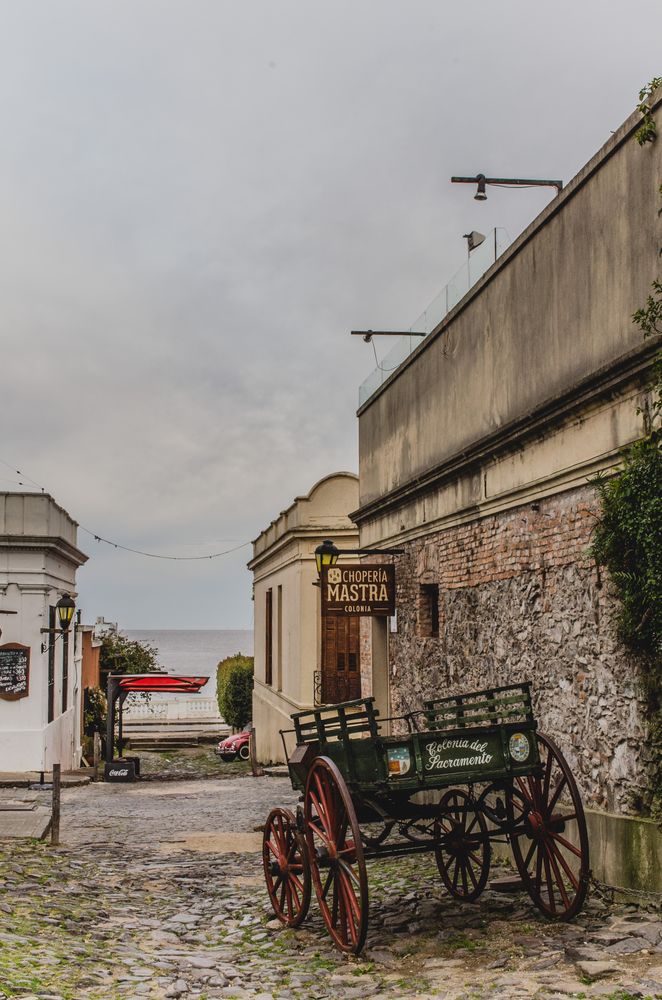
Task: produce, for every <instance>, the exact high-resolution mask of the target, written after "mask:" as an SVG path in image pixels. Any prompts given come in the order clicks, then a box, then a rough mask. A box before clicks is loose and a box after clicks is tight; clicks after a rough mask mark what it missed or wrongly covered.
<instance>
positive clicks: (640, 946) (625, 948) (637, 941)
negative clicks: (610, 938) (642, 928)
mask: <svg viewBox="0 0 662 1000" xmlns="http://www.w3.org/2000/svg"><path fill="white" fill-rule="evenodd" d="M650 947H651V944H650V941H647V940H646V939H645V938H642V937H628V938H624V940H623V941H617V942H616V944H610V945H608V947H607V948H605V951H607V952H609V954H610V955H634V954H636V953H637V952H638V951H643V950H644V949H646V950H648V949H649V948H650Z"/></svg>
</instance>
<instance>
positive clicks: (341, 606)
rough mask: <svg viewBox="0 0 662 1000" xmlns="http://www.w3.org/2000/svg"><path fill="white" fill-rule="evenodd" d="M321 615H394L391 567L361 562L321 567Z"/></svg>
mask: <svg viewBox="0 0 662 1000" xmlns="http://www.w3.org/2000/svg"><path fill="white" fill-rule="evenodd" d="M321 585H322V614H323V615H369V616H373V615H375V616H376V615H385V616H388V615H394V614H395V566H393V565H392V564H387V565H382V564H381V563H373V564H368V563H361V564H360V565H359V564H357V565H355V566H350V565H348V566H324V567H323V569H322V580H321Z"/></svg>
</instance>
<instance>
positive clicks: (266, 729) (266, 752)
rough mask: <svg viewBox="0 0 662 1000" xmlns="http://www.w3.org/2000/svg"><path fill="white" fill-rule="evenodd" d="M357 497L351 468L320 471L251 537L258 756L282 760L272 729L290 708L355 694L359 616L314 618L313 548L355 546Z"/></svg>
mask: <svg viewBox="0 0 662 1000" xmlns="http://www.w3.org/2000/svg"><path fill="white" fill-rule="evenodd" d="M358 499H359V484H358V478H357V476H355V475H354V474H353V473H351V472H336V473H334V474H333V475H330V476H326V477H325V478H324V479H321V480H320V481H319V482H318V483H316V484H315V486H313V488H312V489H311V490H310V492H309V493H308V495H307V496H301V497H297V498H296V499H295V501H294V503H293V504H292V505H291V506H290V507H288V508H287V510H284V511H283V512H282V513H281V514H280V515H279V516H278V517H277V518H276V519H275V520H274V521H272V522H271V524H270V525H269V527H268V528H266V529H265V530H264V531H263V532H262V533H261V534H260V535H258V537H257V538H256V539H255V540H254V542H253V558H252V559H251V561H250V562H249V564H248V568H249V569H250V570H252V572H253V599H254V601H255V625H254V630H255V688H254V692H253V724H254V726H255V732H256V740H257V754H258V758H259V760H261V761H264V762H266V761H283V760H284V755H283V746H282V742H281V738H280V735H279V730H281V729H289V728H290V727H291V722H290V714H291V713H292V712H298V711H300V710H302V709H308V708H311V707H312V706H313V705H314V704H316V703H321V702H322V701H342V700H345V699H347V698H353V697H360V694H361V643H360V637H359V622H360V619H359V618H352V619H347V618H339V617H336V618H333V619H332V618H330V617H329V618H327V619H326V621H325V622H322V621H321V616H320V591H319V587H317V586H315V584H316V582H317V569H316V566H315V549H316V547H317V546H318V545H319V544H320V543H321V542H323V541H324V539H325V538H331V539H332V540H333V541H334V542H335V544H336V545H337V546H338V548H340V549H346V548H356V547H357V546H358V531H357V528H356V526H355V525H354V524H352V522H351V521H350V519H349V516H348V512H349V511H350V510H354V509H355V508H356V507H357V506H358Z"/></svg>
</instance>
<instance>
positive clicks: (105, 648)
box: [99, 632, 161, 690]
mask: <svg viewBox="0 0 662 1000" xmlns="http://www.w3.org/2000/svg"><path fill="white" fill-rule="evenodd" d="M158 654H159V651H158V649H157V648H156V647H155V646H152V645H151V644H150V643H148V642H140V641H139V640H138V639H129V638H128V637H127V636H125V635H122V633H121V632H110V633H109V634H108V635H105V636H104V637H103V639H102V642H101V652H100V655H99V670H100V673H101V686H102V688H103V689H104V690H106V688H107V685H108V674H153V673H156V672H157V671H158V670H160V669H161V667H160V666H159V663H158V660H157V657H158Z"/></svg>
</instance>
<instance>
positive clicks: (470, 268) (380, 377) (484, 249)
mask: <svg viewBox="0 0 662 1000" xmlns="http://www.w3.org/2000/svg"><path fill="white" fill-rule="evenodd" d="M509 246H510V238H509V236H508V234H507V232H506V230H505V229H493V230H492V232H491V233H490V234H489V235H488V236H487V237H486V238H485V240H484V242H483V243H481V245H480V246H479V247H476V249H475V250H472V252H471V254H470V256H469V259H468V260H467V261H466V262H465V263H464V264H463V265H462V267H461V268H460V270H459V271H458V272H457V274H455V275H453V277H452V278H451V280H450V281H449V282H448V284H447V285H446V287H445V288H442V290H441V292H440V293H439V295H437V297H436V298H435V299H433V300H432V302H431V303H430V305H429V306H428V307H427V309H426V310H425V312H422V313H421V315H420V316H419V317H418V319H417V320H415V321H414V323H412V325H411V326H410V327H409V330H410V331H411V332H410V333H407V334H405V335H403V336H402V337H399V338H398V339H397V340H396V342H395V344H394V345H393V347H392V348H391V350H390V351H389V352H388V354H387V355H385V357H384V358H383V359H382V360H381V362H380V363H379V364H378V366H377V367H376V368H375V369H374V371H372V372H371V373H370V375H369V376H368V377H367V379H366V380H365V382H363V383H362V384H361V386H359V406H363V404H364V403H365V402H366V400H368V399H370V397H371V396H372V394H373V392H376V391H377V389H379V387H380V385H383V384H384V382H385V381H386V380H387V378H388V377H389V376H390V375H391V373H392V372H394V371H395V370H396V368H399V367H400V365H401V364H402V362H403V361H405V360H406V359H407V358H408V357H409V355H410V354H411V352H412V351H413V350H414V348H416V347H418V345H419V344H420V343H421V341H422V340H424V339H425V337H426V336H427V335H428V334H430V333H432V331H433V330H434V329H436V327H438V326H439V324H440V323H441V321H442V319H443V318H444V316H445V315H446V314H447V313H449V312H450V311H451V309H452V308H453V307H454V306H456V305H457V304H458V302H459V301H460V299H462V298H464V296H465V295H466V294H467V292H468V291H469V289H470V288H471V287H472V286H473V285H475V284H476V282H477V281H478V279H479V278H482V277H483V275H484V274H485V272H486V271H487V270H488V269H489V268H490V267H491V266H492V264H493V263H494V261H495V260H496V259H497V257H500V256H501V254H502V253H503V252H504V250H506V249H507V247H509ZM421 334H423V336H421Z"/></svg>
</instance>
